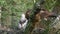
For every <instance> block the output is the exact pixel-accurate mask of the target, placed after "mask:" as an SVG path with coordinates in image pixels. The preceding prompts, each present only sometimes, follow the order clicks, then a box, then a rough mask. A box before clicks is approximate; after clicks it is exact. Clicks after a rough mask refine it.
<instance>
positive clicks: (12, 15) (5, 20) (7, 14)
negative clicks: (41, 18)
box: [0, 0, 60, 30]
mask: <svg viewBox="0 0 60 34" xmlns="http://www.w3.org/2000/svg"><path fill="white" fill-rule="evenodd" d="M38 1H40V0H0V26H1V25H2V27H3V26H6V27H8V28H9V27H10V28H13V29H15V28H16V27H17V26H18V22H19V20H20V17H21V14H22V13H25V12H26V11H27V10H28V9H32V8H33V6H34V4H35V3H36V2H38ZM43 7H44V8H45V9H47V10H48V11H50V12H52V11H54V12H56V13H57V14H60V0H45V4H44V5H43ZM0 30H1V27H0Z"/></svg>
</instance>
